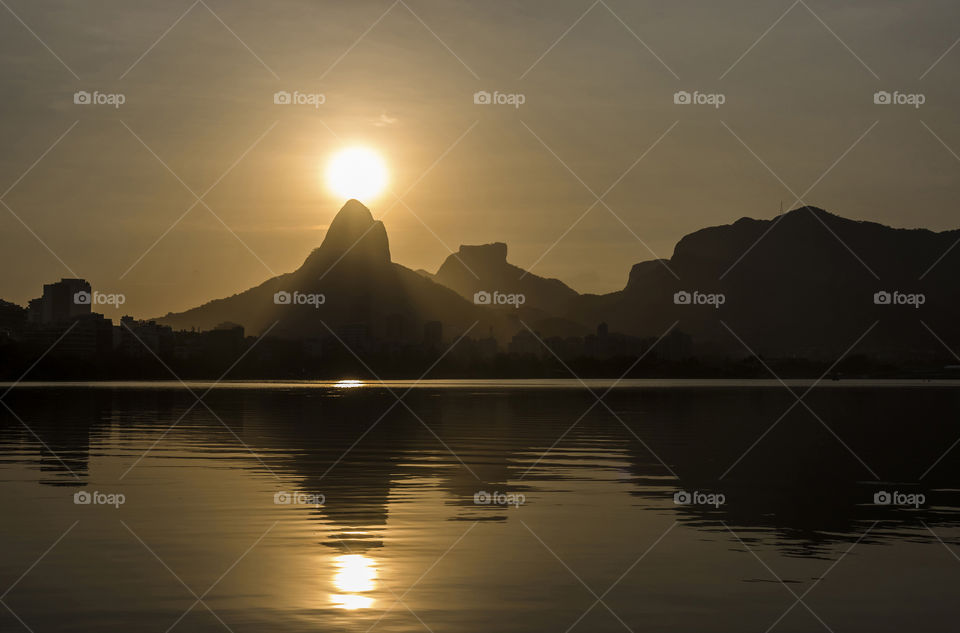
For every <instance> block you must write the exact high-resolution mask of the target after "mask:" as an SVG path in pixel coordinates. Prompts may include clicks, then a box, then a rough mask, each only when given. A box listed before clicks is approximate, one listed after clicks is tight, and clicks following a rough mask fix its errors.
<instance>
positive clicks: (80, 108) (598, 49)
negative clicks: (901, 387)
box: [0, 0, 960, 318]
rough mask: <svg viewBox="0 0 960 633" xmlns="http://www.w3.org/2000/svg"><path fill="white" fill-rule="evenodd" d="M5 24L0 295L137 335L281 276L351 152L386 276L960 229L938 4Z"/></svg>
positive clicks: (334, 200)
mask: <svg viewBox="0 0 960 633" xmlns="http://www.w3.org/2000/svg"><path fill="white" fill-rule="evenodd" d="M7 5H8V7H9V10H7V9H0V86H2V94H3V97H4V98H3V99H2V101H0V147H2V148H3V151H2V152H0V196H2V197H0V200H2V202H3V203H4V204H5V205H7V206H6V207H4V208H0V258H2V259H0V263H2V265H0V297H2V298H4V299H7V300H12V301H16V302H18V303H21V304H24V303H25V302H26V301H27V300H28V299H29V298H31V297H34V296H38V295H39V294H40V288H41V285H42V284H43V283H45V282H50V281H52V280H55V279H59V278H60V277H67V276H73V275H74V274H76V275H78V276H81V277H85V278H87V279H88V280H90V281H91V282H92V284H93V285H94V288H97V289H100V290H102V291H104V292H122V293H124V294H125V295H126V297H127V301H126V304H125V305H124V306H123V312H129V313H132V314H134V315H135V316H137V317H150V316H158V315H160V314H163V313H166V312H167V311H176V310H182V309H185V308H189V307H192V306H194V305H197V304H200V303H203V302H204V301H207V300H209V299H212V298H217V297H222V296H228V295H231V294H233V293H235V292H238V291H241V290H243V289H246V288H248V287H250V286H253V285H255V284H258V283H260V282H261V281H263V280H264V279H266V278H267V277H269V276H272V274H274V273H277V274H279V273H283V272H288V271H290V270H293V269H295V268H296V267H297V266H299V265H300V264H301V263H302V261H303V259H304V258H305V257H306V256H307V254H308V253H309V251H310V250H311V249H312V248H313V247H315V246H317V245H319V243H320V242H321V240H322V239H323V235H324V230H325V227H326V225H327V224H328V223H329V222H330V221H331V219H332V218H333V216H334V214H335V213H336V211H337V210H338V209H339V208H340V206H341V205H342V204H343V202H344V200H343V199H342V198H341V197H340V196H338V195H336V194H334V193H333V192H331V191H330V190H329V188H328V187H327V186H326V184H325V182H324V178H323V174H324V169H325V167H326V162H327V159H328V158H329V157H330V156H331V155H333V154H334V153H335V152H337V151H338V150H341V149H343V148H344V147H349V146H352V145H363V146H366V147H370V148H373V149H375V150H376V151H377V152H378V153H379V154H380V155H381V156H382V158H383V160H384V161H385V163H386V165H387V168H388V170H389V177H390V189H391V191H390V192H387V193H385V194H383V195H381V196H379V197H378V198H376V199H372V200H365V201H364V202H366V203H367V205H368V206H369V207H370V208H371V210H372V211H373V214H374V216H375V217H378V218H382V219H383V221H384V224H385V225H386V228H387V231H388V234H389V236H390V242H391V250H392V254H393V258H394V261H397V262H399V263H402V264H404V265H406V266H409V267H411V268H425V269H428V270H430V271H435V270H436V269H437V268H438V267H439V265H440V263H441V262H442V261H443V259H444V258H445V257H446V256H447V255H448V254H449V252H450V251H449V250H448V249H453V250H456V248H457V247H458V246H459V245H460V244H461V243H485V242H491V241H504V242H507V243H508V244H509V247H510V260H511V261H512V262H513V263H515V264H517V265H519V266H522V267H525V268H531V267H532V270H533V271H534V272H536V273H537V274H540V275H545V276H555V277H559V278H561V279H562V280H564V281H565V282H567V283H568V284H569V285H571V286H572V287H573V288H575V289H576V290H578V291H581V292H608V291H612V290H616V289H619V288H621V287H622V286H623V285H624V283H625V281H626V277H627V273H628V271H629V269H630V267H631V266H632V265H633V264H635V263H637V262H639V261H643V260H647V259H651V258H653V257H654V256H655V255H654V254H656V256H661V257H669V256H670V255H671V253H672V250H673V245H674V244H675V243H676V241H677V240H678V239H679V238H681V237H682V236H683V235H685V234H686V233H689V232H692V231H695V230H697V229H699V228H702V227H704V226H709V225H716V224H726V223H730V222H733V221H735V220H736V219H738V218H740V217H742V216H751V217H771V216H773V215H775V214H776V213H777V211H778V209H779V205H780V202H781V200H782V201H783V204H784V205H787V206H789V205H791V203H793V202H794V201H796V200H797V198H801V199H802V200H803V202H806V203H809V204H813V205H817V206H820V207H823V208H826V209H828V210H830V211H833V212H836V213H839V214H841V215H844V216H847V217H852V218H855V219H863V220H873V221H878V222H882V223H886V224H891V225H893V226H898V227H927V228H931V229H934V230H945V229H951V228H956V227H957V225H958V222H957V219H956V218H957V213H956V205H957V202H956V201H957V200H958V199H960V178H958V174H960V158H958V156H957V154H958V153H960V117H958V115H957V112H958V111H960V108H958V107H957V106H958V105H960V93H958V84H957V82H956V76H957V71H958V69H960V47H957V48H956V49H952V48H951V46H952V45H953V44H955V43H956V40H957V38H958V37H960V31H958V30H957V28H956V25H957V24H958V23H960V22H958V18H960V6H958V5H957V4H956V3H955V2H948V1H942V2H926V3H923V4H922V5H918V6H910V7H906V6H905V5H903V3H900V2H887V1H880V2H865V1H864V2H849V1H844V2H824V1H822V0H818V1H815V0H809V1H806V2H797V3H792V4H791V3H790V2H768V1H763V2H761V1H754V2H747V1H734V2H724V3H716V2H708V1H705V0H704V1H694V0H691V1H689V2H680V3H633V2H625V1H623V0H606V1H605V2H598V3H594V4H591V3H590V2H579V1H578V2H573V1H566V0H562V1H559V0H558V1H549V2H512V1H506V0H498V2H494V3H476V2H466V1H445V2H439V1H424V0H404V2H395V3H392V4H391V2H389V0H387V1H379V2H363V1H358V2H350V3H316V2H306V1H303V2H295V1H281V2H272V3H260V2H248V1H246V0H241V1H235V2H223V1H222V0H204V2H195V3H192V2H191V1H190V0H184V1H182V2H181V1H177V2H170V1H165V2H159V1H149V2H138V3H136V5H135V6H134V5H131V3H127V2H104V3H97V4H96V6H83V5H81V4H78V3H75V2H66V1H60V2H44V3H35V2H29V1H27V0H7ZM78 91H87V92H89V93H91V95H93V94H94V93H95V92H96V93H99V95H100V97H101V98H106V97H105V95H123V97H122V99H123V103H122V105H120V106H119V107H114V105H112V104H111V103H103V104H77V103H75V102H74V94H75V93H76V92H78ZM278 91H286V92H290V93H299V95H300V96H301V97H303V96H304V95H322V99H318V98H314V99H313V100H312V102H306V103H301V104H283V103H279V104H278V103H275V99H274V95H275V93H277V92H278ZM477 91H488V92H490V93H499V96H500V98H501V99H503V100H508V101H511V103H501V104H497V103H493V104H477V103H475V102H474V93H476V92H477ZM678 91H686V92H689V93H691V95H695V96H694V98H696V95H699V97H700V98H701V99H703V98H709V96H710V95H722V96H723V97H722V98H723V103H722V105H720V106H719V107H714V105H711V104H699V105H698V104H683V103H680V104H678V103H675V93H677V92H678ZM877 91H887V92H890V93H891V94H892V95H900V97H902V98H903V97H904V96H905V95H906V96H910V95H922V96H923V101H924V103H923V104H922V105H920V107H914V105H911V104H910V103H903V104H896V103H893V104H877V103H875V102H874V101H875V93H877ZM512 95H521V96H522V97H521V98H520V99H522V101H523V103H522V104H521V105H519V107H516V106H515V105H514V103H513V102H516V101H517V100H518V98H516V97H513V96H512ZM94 98H95V97H94ZM893 98H894V99H895V98H897V97H896V96H894V97H893ZM115 100H116V99H114V101H115ZM321 100H322V103H318V101H321ZM308 101H309V99H308ZM713 101H714V102H715V101H716V98H714V99H713ZM58 139H59V141H58ZM31 166H33V167H32V168H31ZM611 186H612V188H611ZM811 187H812V188H811ZM608 189H609V191H608ZM808 189H809V191H808ZM4 192H5V193H4ZM198 196H199V197H201V198H202V202H199V203H198V202H197V197H198ZM598 197H601V198H602V202H598V201H597V200H598ZM191 205H193V207H192V209H190V207H191ZM591 206H592V208H591ZM793 206H800V204H799V203H797V204H794V205H793ZM188 209H190V210H189V211H188ZM588 209H589V211H588ZM571 227H572V228H571ZM107 316H110V317H114V318H116V317H118V316H119V313H111V312H109V311H108V313H107Z"/></svg>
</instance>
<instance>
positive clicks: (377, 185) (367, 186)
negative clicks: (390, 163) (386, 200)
mask: <svg viewBox="0 0 960 633" xmlns="http://www.w3.org/2000/svg"><path fill="white" fill-rule="evenodd" d="M326 179H327V187H329V188H330V191H332V192H333V193H335V194H337V195H338V196H340V197H341V198H356V199H358V200H360V201H361V202H365V201H368V200H370V199H371V198H376V197H377V196H378V195H380V193H382V192H383V190H384V188H385V187H386V186H387V181H388V180H389V178H388V176H387V166H386V164H385V163H384V162H383V159H382V158H380V155H379V154H377V153H376V152H375V151H373V150H371V149H368V148H366V147H349V148H347V149H344V150H340V151H339V152H337V153H336V154H334V155H333V156H332V157H331V158H330V161H329V162H328V163H327V172H326Z"/></svg>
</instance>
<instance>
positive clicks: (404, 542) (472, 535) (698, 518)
mask: <svg viewBox="0 0 960 633" xmlns="http://www.w3.org/2000/svg"><path fill="white" fill-rule="evenodd" d="M788 384H789V386H790V388H791V389H792V390H793V392H794V393H795V394H796V395H797V396H799V395H801V394H803V393H804V391H806V390H807V388H808V387H809V386H810V384H811V383H809V382H803V381H797V382H791V383H788ZM211 386H212V385H210V384H204V383H190V384H188V385H182V384H179V383H142V384H138V383H130V384H106V385H97V386H92V385H70V386H63V385H61V386H55V385H49V384H47V385H44V384H34V385H18V386H17V387H16V388H15V389H13V390H11V391H10V392H9V393H8V395H6V396H5V397H4V398H3V403H5V404H6V405H7V406H8V407H9V410H7V409H5V408H0V480H2V482H3V483H2V486H0V509H2V510H0V512H2V514H0V517H2V518H0V552H2V555H0V591H2V592H5V593H2V594H0V596H2V597H0V600H2V605H0V607H2V606H3V605H5V606H6V607H7V608H6V609H3V608H0V630H2V631H17V630H23V631H27V630H32V631H33V632H34V633H45V632H47V631H51V632H52V631H98V632H101V631H179V632H183V633H186V632H188V631H225V630H228V631H233V632H235V633H241V632H244V631H266V630H269V631H311V632H316V631H382V632H384V633H386V632H390V631H398V632H399V631H423V630H431V631H451V632H459V631H559V632H563V631H568V630H573V631H584V632H592V631H623V630H632V631H637V632H639V631H658V632H661V631H697V632H703V631H750V630H756V631H767V630H768V629H769V630H773V631H779V632H787V631H816V630H833V631H871V632H875V631H903V630H916V629H917V628H918V626H919V627H920V628H922V629H923V630H924V631H955V630H956V624H955V623H956V621H957V618H958V616H960V605H958V604H957V601H956V600H955V598H954V596H955V593H956V587H957V586H958V583H960V559H958V556H960V525H958V517H960V515H958V507H960V485H958V484H960V466H958V463H960V461H958V458H960V446H958V447H957V448H956V449H954V450H953V451H950V452H948V449H949V448H950V447H951V445H953V444H954V442H956V441H957V439H958V438H960V425H958V423H957V420H958V419H960V418H958V413H960V390H958V388H957V387H958V385H957V384H956V383H949V382H943V383H911V382H898V383H878V382H863V383H849V382H847V381H841V382H839V383H836V382H831V383H825V384H820V385H818V386H817V387H816V388H814V389H812V390H811V391H810V392H809V394H807V395H806V396H805V397H804V398H803V401H802V402H801V403H797V399H796V397H795V396H794V395H792V394H791V393H790V392H789V391H788V390H787V389H786V388H785V387H784V386H783V385H781V384H779V383H777V382H775V381H774V382H743V381H728V382H709V381H708V382H702V381H701V382H695V381H636V382H630V383H625V384H624V385H619V386H618V387H617V388H616V389H613V390H611V391H609V393H607V394H606V395H605V396H603V398H602V401H598V399H597V397H596V396H599V395H602V394H604V392H605V391H606V389H607V387H609V386H610V383H604V382H602V381H596V382H590V383H589V385H588V386H589V388H590V389H592V390H593V393H591V391H590V390H588V389H587V388H585V387H584V386H583V385H581V384H579V383H576V382H564V381H538V382H524V381H519V382H508V383H504V382H497V381H470V382H458V381H442V382H431V381H426V382H423V383H418V384H413V383H410V382H408V383H403V382H398V383H390V384H389V389H386V388H382V387H375V386H365V385H360V386H357V385H355V384H354V383H341V384H333V383H261V384H248V383H231V384H225V385H218V386H216V387H215V388H212V389H210V387H211ZM188 389H189V390H188ZM208 390H209V391H208ZM191 391H192V392H193V393H191ZM204 392H207V393H206V395H205V396H204V397H203V398H202V401H201V402H199V403H198V402H197V398H196V396H200V395H202V394H204ZM194 394H195V395H194ZM594 394H596V395H594ZM398 396H402V402H398V399H397V397H398ZM807 407H809V409H808V408H807ZM785 412H786V414H785ZM784 414H785V415H784ZM894 491H896V492H898V493H900V494H901V495H902V497H901V498H900V500H901V501H902V502H903V504H902V505H876V504H874V495H875V494H877V493H883V492H894ZM484 492H485V493H487V494H488V496H489V497H495V498H496V500H497V501H498V502H499V501H504V500H507V501H509V502H511V503H512V505H506V504H502V503H488V504H483V503H477V501H478V500H479V501H484V500H485V498H484V496H483V494H482V493H484ZM678 492H681V493H682V492H687V493H693V492H698V493H700V495H701V498H702V499H703V500H710V501H713V502H714V503H715V504H716V502H719V501H721V500H722V501H723V503H722V504H720V505H709V504H703V505H678V504H677V503H675V494H676V493H678ZM77 493H81V500H82V494H83V493H87V494H90V495H92V499H93V500H94V501H99V502H101V503H90V504H78V503H75V502H74V501H75V499H74V497H75V495H76V494H77ZM93 493H97V494H93ZM711 494H712V495H722V497H718V496H713V497H706V495H711ZM119 495H122V497H120V496H119ZM906 495H923V497H924V498H923V502H922V503H921V504H920V505H919V507H913V506H911V505H907V502H906V501H904V500H905V499H910V500H912V501H917V500H918V499H919V498H918V497H907V496H906ZM121 500H122V501H123V503H120V501H121ZM287 501H290V502H291V503H285V502H287ZM111 503H112V504H113V505H110V504H111ZM8 587H9V589H7V588H8ZM807 592H809V593H807ZM799 597H802V602H799V603H798V602H797V598H799ZM198 598H199V599H200V600H199V601H198ZM598 598H601V599H602V600H600V601H599V602H598ZM919 623H922V625H920V624H919ZM771 626H772V627H773V628H772V629H771V628H770V627H771ZM571 627H572V628H571Z"/></svg>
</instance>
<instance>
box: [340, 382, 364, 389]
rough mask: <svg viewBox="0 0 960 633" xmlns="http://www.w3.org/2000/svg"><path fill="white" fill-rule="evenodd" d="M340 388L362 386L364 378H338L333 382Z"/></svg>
mask: <svg viewBox="0 0 960 633" xmlns="http://www.w3.org/2000/svg"><path fill="white" fill-rule="evenodd" d="M333 386H334V387H336V388H338V389H350V388H351V387H362V386H363V381H362V380H338V381H337V382H335V383H334V384H333Z"/></svg>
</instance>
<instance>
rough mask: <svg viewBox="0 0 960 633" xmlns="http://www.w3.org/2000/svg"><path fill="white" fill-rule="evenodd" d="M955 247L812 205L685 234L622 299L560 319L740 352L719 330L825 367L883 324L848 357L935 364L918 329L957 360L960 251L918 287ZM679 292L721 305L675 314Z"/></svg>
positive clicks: (639, 273)
mask: <svg viewBox="0 0 960 633" xmlns="http://www.w3.org/2000/svg"><path fill="white" fill-rule="evenodd" d="M958 239H960V231H946V232H942V233H935V232H932V231H928V230H923V229H910V230H907V229H893V228H890V227H887V226H883V225H881V224H876V223H873V222H858V221H854V220H849V219H846V218H842V217H840V216H837V215H834V214H831V213H828V212H826V211H824V210H823V209H818V208H815V207H803V208H800V209H796V210H794V211H791V212H789V213H787V214H785V215H783V216H781V217H779V218H776V219H773V220H754V219H749V218H743V219H740V220H738V221H737V222H735V223H733V224H731V225H727V226H717V227H711V228H706V229H702V230H700V231H697V232H695V233H691V234H690V235H687V236H685V237H684V238H683V239H681V240H680V242H678V243H677V246H676V248H675V250H674V253H673V257H671V258H670V259H669V260H662V261H661V260H654V261H647V262H642V263H639V264H637V265H635V266H634V267H633V269H632V270H631V271H630V277H629V280H628V282H627V286H626V287H625V288H624V289H623V290H621V291H618V292H614V293H611V294H607V295H584V296H583V297H581V298H580V300H578V302H577V303H576V304H575V305H574V307H573V308H572V309H571V310H570V311H569V312H568V313H567V316H568V317H570V318H572V319H575V320H579V321H582V322H585V323H591V322H595V321H597V320H606V321H607V322H608V323H609V325H610V329H611V331H620V332H625V333H632V334H638V335H650V334H656V333H659V332H662V331H664V330H666V328H667V327H669V326H670V324H671V323H673V322H674V321H679V324H678V325H677V327H678V328H679V329H682V330H683V331H684V332H686V333H688V334H691V335H692V336H693V338H694V341H695V342H699V343H700V344H701V345H708V346H712V347H713V348H714V349H716V350H717V351H721V352H725V353H726V352H729V353H736V352H742V351H743V346H742V345H741V344H740V343H739V342H738V341H737V340H736V338H734V336H733V335H732V334H731V333H730V332H729V331H728V330H727V329H726V328H725V327H724V326H723V324H722V323H721V320H722V321H723V322H724V323H726V324H727V326H729V327H730V329H732V330H733V331H734V332H736V333H737V335H739V336H740V337H741V338H742V339H743V340H744V342H746V343H747V344H748V345H750V346H751V347H752V348H753V350H754V351H755V352H757V353H760V354H767V355H777V356H803V357H808V358H828V359H829V358H835V357H837V356H839V355H840V354H842V353H843V352H845V351H846V350H847V348H848V347H849V346H851V345H852V344H853V343H854V342H855V341H856V340H857V338H858V337H859V336H860V335H862V334H863V333H864V332H865V331H866V329H867V328H868V327H869V326H870V325H871V324H872V323H873V322H874V321H879V324H878V325H877V326H876V328H875V329H874V330H873V331H871V332H870V334H869V335H868V336H867V337H866V338H864V339H863V341H862V342H861V343H860V345H858V346H857V348H856V349H855V350H853V353H864V352H866V353H870V354H873V355H878V356H881V357H887V358H899V359H904V358H914V357H917V358H920V357H927V356H929V355H932V354H936V355H942V354H943V347H942V346H941V344H940V343H939V342H938V341H937V340H936V338H935V337H934V336H932V335H931V333H930V332H929V331H927V330H926V328H924V327H923V324H922V323H921V322H920V321H921V319H922V320H923V321H924V322H926V323H927V324H928V325H929V326H930V327H931V329H933V330H934V331H936V332H937V334H938V335H939V336H941V337H943V338H944V339H945V340H950V341H953V343H954V344H955V345H956V349H958V350H960V285H958V283H957V278H958V273H960V252H956V253H953V254H952V256H948V257H945V258H944V259H943V260H942V261H941V262H940V263H939V264H938V265H937V266H936V267H934V268H933V270H932V271H931V272H930V273H929V274H928V275H927V276H926V277H924V278H923V279H922V280H921V279H920V277H921V276H923V275H924V273H925V272H926V271H927V270H928V269H929V268H930V266H931V265H932V264H933V263H934V262H935V261H936V260H937V258H939V257H940V256H941V255H942V254H943V253H945V252H946V251H947V250H948V249H950V248H951V246H952V245H953V244H954V243H956V242H957V240H958ZM738 260H739V261H738ZM859 260H862V263H861V261H859ZM868 268H869V269H868ZM671 271H673V272H672V273H671ZM871 271H872V272H871ZM674 273H675V274H676V277H675V276H674ZM874 274H875V275H876V277H875V276H874ZM721 277H722V278H721ZM679 291H686V292H690V293H693V292H694V291H697V292H700V293H704V294H711V293H722V294H723V295H724V299H725V302H724V303H723V305H721V306H720V307H719V308H714V307H711V306H709V305H677V304H675V303H674V294H675V293H677V292H679ZM877 292H889V293H894V292H899V293H902V294H903V295H910V294H916V293H922V294H923V295H924V300H925V303H924V304H923V305H921V306H920V307H919V308H916V307H913V306H910V305H877V304H875V303H874V293H877Z"/></svg>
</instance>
